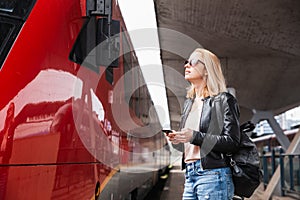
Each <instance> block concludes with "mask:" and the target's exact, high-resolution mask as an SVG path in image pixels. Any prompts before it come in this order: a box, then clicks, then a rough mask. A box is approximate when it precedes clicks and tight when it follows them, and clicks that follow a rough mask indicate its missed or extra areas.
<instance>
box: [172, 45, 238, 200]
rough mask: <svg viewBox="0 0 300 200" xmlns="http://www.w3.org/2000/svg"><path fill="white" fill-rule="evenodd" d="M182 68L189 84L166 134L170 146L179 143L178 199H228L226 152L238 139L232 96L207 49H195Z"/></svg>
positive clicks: (229, 182)
mask: <svg viewBox="0 0 300 200" xmlns="http://www.w3.org/2000/svg"><path fill="white" fill-rule="evenodd" d="M184 68H185V79H186V80H188V81H189V82H190V83H191V87H190V88H189V90H188V91H187V100H186V101H185V103H184V109H183V114H182V118H181V124H180V131H178V132H176V131H173V132H172V133H170V134H169V135H168V138H169V140H170V141H171V143H172V144H173V145H174V147H175V148H177V149H178V148H180V146H181V147H182V146H184V154H183V161H184V162H183V168H185V169H186V174H185V176H186V179H185V186H184V192H183V199H184V200H187V199H201V200H202V199H214V200H222V199H232V198H233V193H234V185H233V182H232V177H231V175H232V174H231V170H230V168H229V163H228V161H227V159H226V154H228V153H231V152H234V151H236V150H237V148H238V144H239V141H240V131H239V121H238V118H239V110H238V105H237V102H236V99H235V98H234V97H233V96H232V95H231V94H229V93H227V92H226V85H225V79H224V76H223V74H222V70H221V65H220V61H219V59H218V58H217V56H216V55H214V54H213V53H211V52H210V51H208V50H205V49H201V48H198V49H196V50H195V51H194V52H193V53H192V54H191V56H190V58H189V60H188V61H186V62H185V65H184ZM218 109H219V110H218ZM217 110H218V111H217ZM220 121H221V123H220Z"/></svg>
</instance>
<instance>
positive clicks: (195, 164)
mask: <svg viewBox="0 0 300 200" xmlns="http://www.w3.org/2000/svg"><path fill="white" fill-rule="evenodd" d="M185 167H186V170H187V171H190V170H194V169H196V168H197V167H200V168H202V166H201V160H197V161H195V162H192V163H186V165H185Z"/></svg>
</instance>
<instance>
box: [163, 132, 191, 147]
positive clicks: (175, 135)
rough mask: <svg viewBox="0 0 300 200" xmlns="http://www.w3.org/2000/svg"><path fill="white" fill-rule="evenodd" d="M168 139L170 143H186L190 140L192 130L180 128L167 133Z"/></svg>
mask: <svg viewBox="0 0 300 200" xmlns="http://www.w3.org/2000/svg"><path fill="white" fill-rule="evenodd" d="M167 137H168V138H169V141H170V142H172V144H179V143H186V142H190V141H191V139H192V137H193V130H191V129H182V130H181V131H178V132H176V131H173V132H172V133H169V134H168V136H167Z"/></svg>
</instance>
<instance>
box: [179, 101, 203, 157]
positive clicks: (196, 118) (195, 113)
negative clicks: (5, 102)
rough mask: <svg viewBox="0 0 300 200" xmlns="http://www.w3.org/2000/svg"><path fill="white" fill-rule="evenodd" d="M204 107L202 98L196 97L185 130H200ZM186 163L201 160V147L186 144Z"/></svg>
mask: <svg viewBox="0 0 300 200" xmlns="http://www.w3.org/2000/svg"><path fill="white" fill-rule="evenodd" d="M202 107H203V100H202V98H200V97H196V98H195V100H194V103H193V105H192V108H191V111H190V113H189V115H188V117H187V119H186V123H185V125H184V128H189V129H192V130H196V131H198V130H199V123H200V117H201V112H202ZM184 153H185V157H184V162H185V163H191V162H195V161H196V160H200V147H199V146H197V145H193V144H191V143H189V142H188V143H185V144H184Z"/></svg>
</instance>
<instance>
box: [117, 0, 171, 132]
mask: <svg viewBox="0 0 300 200" xmlns="http://www.w3.org/2000/svg"><path fill="white" fill-rule="evenodd" d="M118 4H119V6H120V9H121V12H122V16H123V18H124V21H125V24H126V27H127V31H128V32H129V35H130V37H131V41H132V43H133V46H134V48H135V51H136V55H137V58H138V60H139V64H140V67H141V70H142V72H143V76H144V78H145V81H146V83H147V86H148V89H149V92H150V95H151V98H152V101H153V103H154V106H155V109H156V111H157V113H158V116H159V119H160V123H161V125H162V127H163V128H170V117H169V109H168V102H167V97H166V89H165V84H164V76H163V69H162V64H161V59H160V49H159V40H158V34H157V30H156V29H157V23H156V15H155V9H154V2H153V0H118ZM149 44H150V45H149Z"/></svg>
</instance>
